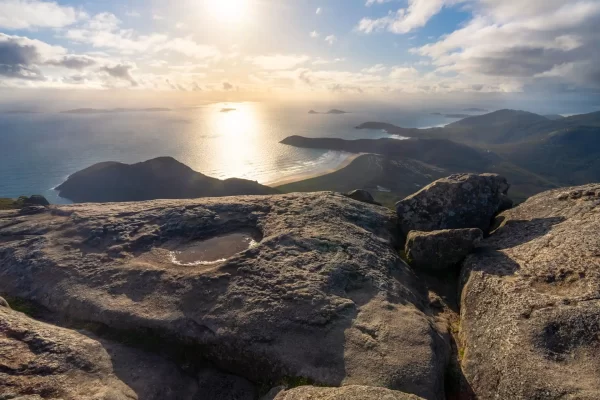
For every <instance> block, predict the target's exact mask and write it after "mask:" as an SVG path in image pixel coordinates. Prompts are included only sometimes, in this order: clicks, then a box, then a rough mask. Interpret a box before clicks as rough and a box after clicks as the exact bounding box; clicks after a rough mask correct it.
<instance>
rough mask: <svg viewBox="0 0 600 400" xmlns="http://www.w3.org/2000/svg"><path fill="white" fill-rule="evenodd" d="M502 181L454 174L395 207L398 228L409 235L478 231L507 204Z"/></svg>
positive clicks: (490, 176) (485, 229)
mask: <svg viewBox="0 0 600 400" xmlns="http://www.w3.org/2000/svg"><path fill="white" fill-rule="evenodd" d="M509 187H510V186H509V184H508V183H507V181H506V178H504V177H502V176H500V175H496V174H481V175H476V174H456V175H451V176H449V177H447V178H443V179H439V180H437V181H435V182H433V183H432V184H430V185H429V186H426V187H424V188H423V189H421V190H420V191H418V192H417V193H415V194H413V195H411V196H408V197H407V198H405V199H404V200H401V201H399V202H398V203H396V211H397V213H398V224H399V226H400V229H401V231H402V232H403V233H404V235H408V232H410V231H414V230H416V231H426V232H430V231H436V230H442V229H462V228H479V229H481V230H482V231H483V232H484V233H487V232H488V230H489V228H490V223H491V221H492V219H493V217H494V215H496V214H497V213H498V212H499V211H500V210H501V209H505V208H506V207H507V206H508V205H507V204H508V202H509V200H508V199H507V198H506V194H507V192H508V189H509Z"/></svg>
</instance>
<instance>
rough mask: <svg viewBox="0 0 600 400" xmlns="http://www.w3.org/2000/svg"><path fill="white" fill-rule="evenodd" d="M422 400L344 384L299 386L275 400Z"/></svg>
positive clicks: (384, 390) (379, 389)
mask: <svg viewBox="0 0 600 400" xmlns="http://www.w3.org/2000/svg"><path fill="white" fill-rule="evenodd" d="M309 399H310V400H422V399H421V397H417V396H415V395H412V394H406V393H402V392H397V391H394V390H389V389H384V388H377V387H369V386H345V387H341V388H323V387H314V386H301V387H298V388H296V389H292V390H287V391H283V392H280V393H279V395H277V396H276V397H275V400H309Z"/></svg>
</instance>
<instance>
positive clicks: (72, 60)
mask: <svg viewBox="0 0 600 400" xmlns="http://www.w3.org/2000/svg"><path fill="white" fill-rule="evenodd" d="M45 64H47V65H54V66H56V67H65V68H69V69H77V70H82V69H84V68H88V67H91V66H94V65H96V64H97V62H96V60H95V59H93V58H92V57H88V56H78V55H67V56H64V57H61V58H59V59H56V60H50V61H46V63H45Z"/></svg>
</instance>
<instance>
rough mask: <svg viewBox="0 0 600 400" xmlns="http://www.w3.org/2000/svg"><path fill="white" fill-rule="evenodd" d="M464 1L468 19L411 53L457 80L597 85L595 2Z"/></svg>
mask: <svg viewBox="0 0 600 400" xmlns="http://www.w3.org/2000/svg"><path fill="white" fill-rule="evenodd" d="M519 5H521V6H519ZM469 6H470V7H471V8H472V11H473V14H474V15H473V18H472V19H471V20H470V21H469V22H468V23H466V24H465V25H464V26H463V27H461V28H460V29H457V30H456V31H454V32H452V33H450V34H448V35H446V36H443V37H442V38H441V39H440V40H438V41H437V42H435V43H430V44H427V45H425V46H422V47H419V48H416V49H413V50H412V52H414V53H416V54H419V55H421V56H426V57H429V58H430V59H431V62H432V64H433V65H434V66H435V67H436V68H437V71H438V72H439V73H444V74H455V75H457V76H458V77H459V78H458V79H464V78H465V77H471V78H477V79H479V80H481V81H486V80H487V81H489V82H493V83H494V84H497V83H498V82H502V83H503V84H504V87H513V88H520V90H522V89H523V88H524V87H525V86H527V85H537V84H544V83H546V84H557V83H564V84H576V85H579V86H580V87H581V88H585V87H595V88H600V79H599V77H600V53H599V52H598V47H597V43H598V39H600V28H599V27H600V2H597V1H595V2H592V1H589V0H574V1H570V2H564V1H558V0H544V1H541V0H531V1H528V2H518V1H517V0H503V1H500V0H479V1H472V2H471V3H470V4H469ZM517 11H518V12H517Z"/></svg>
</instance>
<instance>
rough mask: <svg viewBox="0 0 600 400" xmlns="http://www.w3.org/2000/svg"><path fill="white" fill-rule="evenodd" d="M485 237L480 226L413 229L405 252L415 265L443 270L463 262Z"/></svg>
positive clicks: (407, 239)
mask: <svg viewBox="0 0 600 400" xmlns="http://www.w3.org/2000/svg"><path fill="white" fill-rule="evenodd" d="M481 239H483V232H482V231H481V229H479V228H471V229H446V230H441V231H433V232H421V231H410V232H409V234H408V237H407V238H406V245H405V249H404V252H405V254H406V259H407V260H408V263H409V264H410V265H411V266H413V267H415V268H421V269H429V270H434V271H443V270H446V269H448V268H452V267H454V266H456V265H457V264H459V263H460V262H461V261H462V260H463V259H464V258H465V257H466V256H467V255H468V254H469V253H471V251H473V249H474V248H475V246H476V245H477V244H478V243H479V242H480V241H481Z"/></svg>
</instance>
